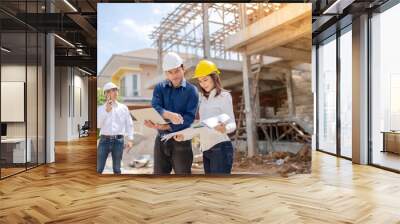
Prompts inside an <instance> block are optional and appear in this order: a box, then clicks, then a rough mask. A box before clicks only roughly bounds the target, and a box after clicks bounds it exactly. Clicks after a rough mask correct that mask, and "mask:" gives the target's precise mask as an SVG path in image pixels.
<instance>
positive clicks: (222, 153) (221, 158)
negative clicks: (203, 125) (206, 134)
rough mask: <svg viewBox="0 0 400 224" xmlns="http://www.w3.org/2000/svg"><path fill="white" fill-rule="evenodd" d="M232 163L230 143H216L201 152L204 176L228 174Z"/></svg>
mask: <svg viewBox="0 0 400 224" xmlns="http://www.w3.org/2000/svg"><path fill="white" fill-rule="evenodd" d="M232 163H233V146H232V142H230V141H226V142H221V143H218V144H216V145H214V146H213V147H212V148H211V149H209V150H207V151H205V152H203V165H204V172H205V173H206V174H230V173H231V170H232Z"/></svg>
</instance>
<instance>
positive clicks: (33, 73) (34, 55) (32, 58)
mask: <svg viewBox="0 0 400 224" xmlns="http://www.w3.org/2000/svg"><path fill="white" fill-rule="evenodd" d="M27 38H28V42H27V43H28V63H27V81H26V91H27V94H26V106H27V107H26V115H27V123H26V125H27V143H28V144H27V150H28V152H29V151H30V152H31V153H30V154H29V153H28V155H30V159H29V160H28V163H27V166H28V168H30V167H34V166H36V165H37V161H38V143H37V132H38V130H37V127H38V125H37V122H38V119H37V114H38V113H37V112H38V111H37V109H38V108H37V98H38V95H37V90H38V88H37V84H38V83H37V76H38V67H37V64H38V60H39V58H38V48H37V47H38V35H37V33H36V32H28V33H27Z"/></svg>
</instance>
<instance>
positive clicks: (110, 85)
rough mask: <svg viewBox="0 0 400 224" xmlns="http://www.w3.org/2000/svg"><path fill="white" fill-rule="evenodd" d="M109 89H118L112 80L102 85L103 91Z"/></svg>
mask: <svg viewBox="0 0 400 224" xmlns="http://www.w3.org/2000/svg"><path fill="white" fill-rule="evenodd" d="M110 89H119V88H118V86H117V85H115V84H114V83H112V82H107V83H106V84H104V87H103V91H104V92H105V91H107V90H110Z"/></svg>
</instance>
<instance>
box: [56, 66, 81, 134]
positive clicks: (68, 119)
mask: <svg viewBox="0 0 400 224" xmlns="http://www.w3.org/2000/svg"><path fill="white" fill-rule="evenodd" d="M82 75H83V74H82V73H81V72H80V71H79V70H77V69H73V68H71V67H56V84H55V85H56V93H55V119H56V124H55V125H56V127H55V129H56V133H55V140H56V141H70V140H73V139H77V138H79V133H78V124H80V125H83V124H84V122H85V121H87V120H88V78H87V77H84V76H82ZM79 92H80V93H79ZM79 94H80V95H81V97H79ZM79 99H80V100H81V102H80V103H79ZM80 106H81V110H82V113H80V110H79V107H80Z"/></svg>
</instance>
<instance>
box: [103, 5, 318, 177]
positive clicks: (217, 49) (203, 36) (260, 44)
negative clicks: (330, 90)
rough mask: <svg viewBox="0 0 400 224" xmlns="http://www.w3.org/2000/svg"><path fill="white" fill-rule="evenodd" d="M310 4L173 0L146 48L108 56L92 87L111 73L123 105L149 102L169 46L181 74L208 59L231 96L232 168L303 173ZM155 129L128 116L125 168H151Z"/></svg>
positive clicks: (310, 100) (309, 130)
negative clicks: (130, 137) (131, 122)
mask: <svg viewBox="0 0 400 224" xmlns="http://www.w3.org/2000/svg"><path fill="white" fill-rule="evenodd" d="M311 10H312V8H311V4H308V3H296V4H285V3H247V4H234V3H185V4H179V5H178V6H177V7H176V8H175V9H174V10H173V11H171V12H170V13H169V14H168V15H167V16H166V17H164V18H162V20H161V22H160V24H159V25H158V26H156V27H154V29H153V31H152V32H151V34H150V39H151V40H152V41H153V48H144V49H140V50H135V51H129V52H121V53H118V54H113V55H112V57H111V58H110V59H109V60H108V62H107V64H106V65H105V66H104V67H103V69H102V70H101V71H100V73H99V75H98V77H97V78H98V87H101V86H102V85H103V84H104V83H106V82H108V81H110V80H111V81H113V82H114V83H116V84H117V85H119V86H120V87H121V91H120V92H121V94H120V95H121V98H122V100H123V102H124V103H125V104H126V105H128V107H129V109H131V110H133V109H137V108H144V107H150V100H151V96H152V90H153V88H154V86H155V85H156V84H157V83H158V82H160V81H162V80H163V79H165V75H164V73H163V72H162V69H161V64H162V56H163V54H165V53H166V52H171V51H172V52H176V53H178V54H179V55H181V57H182V58H184V67H185V77H186V79H187V80H190V77H191V75H192V74H193V72H194V68H195V66H196V64H197V63H198V62H199V60H201V59H203V58H206V59H209V60H211V61H213V62H214V63H215V64H216V65H217V66H218V68H219V69H220V71H221V80H222V85H223V87H224V88H225V89H227V90H229V91H230V93H231V95H232V98H233V105H234V113H235V119H236V124H237V130H236V131H235V133H234V134H232V135H231V136H230V137H231V140H232V142H233V144H234V147H235V162H234V168H233V171H232V172H233V173H264V174H265V173H267V174H281V175H290V174H294V173H309V172H310V167H311V140H312V134H313V130H314V127H313V123H314V111H313V108H314V107H313V104H314V97H313V96H314V93H313V90H312V84H311V83H312V80H311V79H312V78H311V77H312V76H311V50H312V46H311V45H312V35H311V33H312V27H311V17H312V15H311ZM190 81H191V80H190ZM132 83H133V84H132ZM98 103H102V102H98ZM155 135H156V132H155V131H154V130H150V129H148V128H145V127H143V125H141V124H138V123H135V142H134V148H135V149H134V150H131V151H130V153H129V155H128V156H125V158H124V159H123V163H124V165H123V168H125V171H126V172H127V173H151V158H152V150H153V145H154V138H153V137H154V136H155ZM196 144H198V143H197V142H196V139H194V140H193V145H194V146H196ZM193 149H194V151H195V156H194V157H195V159H194V163H193V169H194V173H201V172H202V171H201V167H202V166H201V156H200V155H201V153H200V152H199V151H196V147H193ZM110 162H111V161H110ZM141 162H142V164H140V163H141ZM110 166H111V164H110V163H108V165H107V167H109V168H110ZM197 168H198V171H196V170H197ZM106 170H107V169H106ZM128 170H130V171H128Z"/></svg>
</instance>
